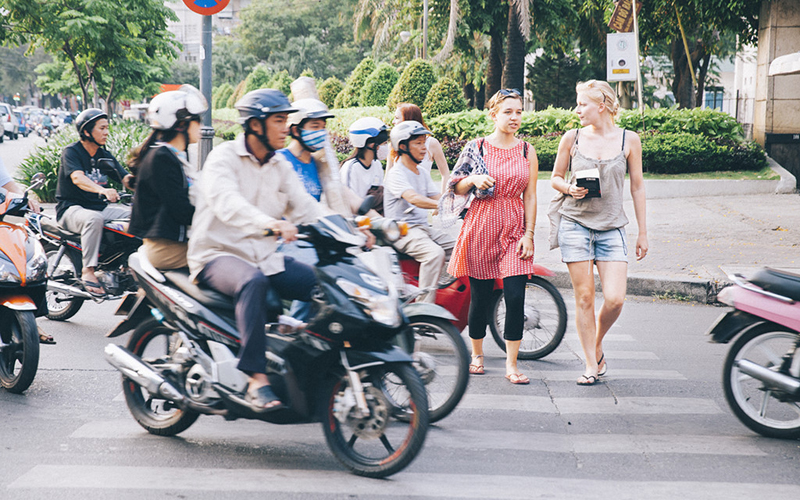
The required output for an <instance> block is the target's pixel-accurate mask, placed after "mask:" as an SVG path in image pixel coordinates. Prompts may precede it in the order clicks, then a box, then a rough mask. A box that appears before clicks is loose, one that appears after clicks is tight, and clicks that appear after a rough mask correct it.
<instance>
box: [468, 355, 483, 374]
mask: <svg viewBox="0 0 800 500" xmlns="http://www.w3.org/2000/svg"><path fill="white" fill-rule="evenodd" d="M472 357H473V358H481V360H483V354H478V355H476V356H472ZM484 373H485V372H484V370H483V362H481V364H479V365H478V364H475V363H470V364H469V374H470V375H483V374H484Z"/></svg>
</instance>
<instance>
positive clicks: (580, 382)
mask: <svg viewBox="0 0 800 500" xmlns="http://www.w3.org/2000/svg"><path fill="white" fill-rule="evenodd" d="M584 380H585V382H583V381H584ZM576 383H577V384H578V385H594V384H596V383H597V377H595V376H594V375H589V376H588V377H587V376H586V375H581V376H580V378H579V379H578V381H577V382H576Z"/></svg>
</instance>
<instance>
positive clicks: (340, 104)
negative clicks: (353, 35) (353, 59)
mask: <svg viewBox="0 0 800 500" xmlns="http://www.w3.org/2000/svg"><path fill="white" fill-rule="evenodd" d="M375 68H376V66H375V61H374V60H373V59H372V58H371V57H365V58H364V59H363V60H362V61H361V62H360V63H358V66H356V68H355V69H354V70H353V72H352V73H351V74H350V76H348V77H347V80H346V81H345V82H344V88H343V89H342V91H341V92H339V95H337V96H336V100H335V101H334V106H336V107H337V108H351V107H353V106H358V101H359V99H360V98H361V89H362V88H363V87H364V82H366V81H367V77H369V75H371V74H372V72H373V71H375Z"/></svg>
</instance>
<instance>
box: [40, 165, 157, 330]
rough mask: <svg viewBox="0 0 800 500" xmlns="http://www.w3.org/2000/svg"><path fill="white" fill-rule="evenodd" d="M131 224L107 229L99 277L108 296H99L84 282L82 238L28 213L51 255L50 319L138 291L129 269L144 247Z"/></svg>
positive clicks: (123, 198) (123, 196)
mask: <svg viewBox="0 0 800 500" xmlns="http://www.w3.org/2000/svg"><path fill="white" fill-rule="evenodd" d="M103 161H104V160H100V162H103ZM112 170H113V169H112ZM114 172H115V173H116V171H114ZM119 197H120V202H122V203H123V204H130V202H131V199H132V197H133V195H131V194H130V193H123V192H120V193H119ZM128 222H129V219H118V220H113V221H110V222H107V223H106V224H105V225H104V227H103V237H102V240H101V243H100V253H99V261H98V265H97V268H96V270H95V275H96V276H97V279H98V282H99V283H100V284H101V285H102V287H103V289H104V290H105V292H106V295H105V296H103V297H98V296H96V295H92V294H90V293H88V292H87V291H86V290H85V288H84V287H83V283H82V281H81V274H82V273H81V271H82V269H83V263H82V262H83V257H82V249H81V235H80V234H78V233H73V232H70V231H67V230H66V229H64V228H63V227H61V226H60V225H59V224H58V223H57V222H56V220H55V218H53V217H51V216H48V215H45V214H35V213H29V214H27V216H26V224H27V226H28V230H29V231H30V232H31V233H32V234H34V235H35V236H36V237H37V238H38V239H39V241H41V242H42V245H43V246H44V249H45V251H46V253H47V275H48V276H49V278H50V279H49V281H48V283H47V294H46V296H47V317H48V319H51V320H53V321H66V320H68V319H70V318H71V317H73V316H75V314H77V313H78V311H79V310H80V308H81V306H83V303H84V301H86V300H87V299H88V300H92V301H94V302H96V303H101V302H104V301H106V300H116V299H120V298H122V297H123V295H125V293H127V292H135V291H136V289H137V286H136V281H135V280H134V279H133V276H132V275H131V274H130V272H129V270H128V257H130V255H131V254H132V253H134V252H135V251H136V250H137V249H138V248H139V247H140V246H141V244H142V240H141V239H140V238H138V237H136V236H134V235H132V234H130V233H128V232H127V228H128Z"/></svg>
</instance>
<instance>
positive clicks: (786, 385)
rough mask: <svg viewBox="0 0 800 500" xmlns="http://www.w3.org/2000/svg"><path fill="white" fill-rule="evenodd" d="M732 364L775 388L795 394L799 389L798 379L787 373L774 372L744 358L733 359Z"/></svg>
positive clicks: (799, 382)
mask: <svg viewBox="0 0 800 500" xmlns="http://www.w3.org/2000/svg"><path fill="white" fill-rule="evenodd" d="M734 365H735V366H736V367H737V368H738V369H739V371H740V372H742V373H744V374H745V375H750V376H751V377H753V378H755V379H758V380H760V381H762V382H764V383H766V384H767V385H769V386H771V387H774V388H776V389H780V390H782V391H784V392H788V393H789V394H797V393H798V391H800V380H797V379H795V378H793V377H790V376H788V375H784V374H782V373H778V372H774V371H772V370H770V369H769V368H765V367H763V366H761V365H759V364H756V363H753V362H752V361H748V360H746V359H740V360H738V361H735V362H734Z"/></svg>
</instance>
